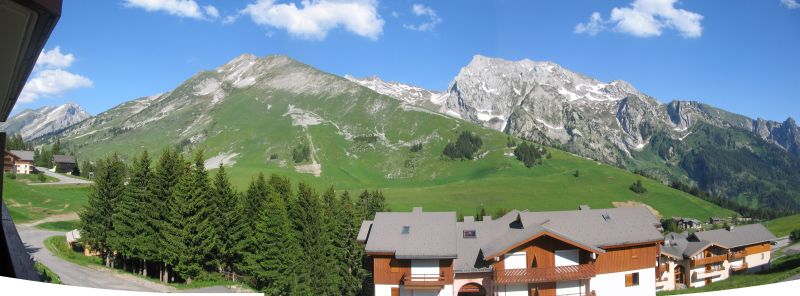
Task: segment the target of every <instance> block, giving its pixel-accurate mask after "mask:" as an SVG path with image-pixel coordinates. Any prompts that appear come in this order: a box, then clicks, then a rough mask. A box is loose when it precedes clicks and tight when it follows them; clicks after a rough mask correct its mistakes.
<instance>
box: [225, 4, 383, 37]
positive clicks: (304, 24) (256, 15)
mask: <svg viewBox="0 0 800 296" xmlns="http://www.w3.org/2000/svg"><path fill="white" fill-rule="evenodd" d="M241 13H243V14H245V15H249V16H250V18H251V19H252V20H253V22H255V23H256V24H259V25H262V26H268V27H274V28H280V29H284V30H286V31H287V32H288V33H289V34H291V35H293V36H296V37H299V38H303V39H311V40H323V39H325V37H326V36H327V34H328V31H330V30H333V29H335V28H338V27H343V28H344V29H346V30H348V31H350V32H352V33H354V34H356V35H359V36H363V37H367V38H369V39H372V40H376V39H378V36H380V35H381V33H383V23H384V21H383V19H381V17H380V15H378V10H377V2H376V1H373V0H314V1H309V0H304V1H302V2H301V5H300V7H298V6H296V5H295V4H294V3H285V4H276V3H275V0H258V1H256V2H255V3H252V4H250V5H247V7H245V8H244V9H243V10H242V11H241Z"/></svg>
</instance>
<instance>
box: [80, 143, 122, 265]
mask: <svg viewBox="0 0 800 296" xmlns="http://www.w3.org/2000/svg"><path fill="white" fill-rule="evenodd" d="M124 167H125V165H124V164H123V163H122V161H120V159H119V156H117V154H116V153H115V154H113V155H112V156H110V157H109V158H107V159H104V160H101V161H100V162H99V163H98V172H97V176H96V177H95V182H94V185H92V188H91V190H90V191H89V196H88V205H87V207H86V209H85V210H84V211H83V212H82V213H81V214H80V225H79V228H80V230H81V235H82V237H83V240H84V241H85V242H86V244H87V245H88V246H89V247H90V248H92V249H93V250H96V251H99V252H100V254H101V256H102V257H103V260H104V262H105V264H106V266H109V267H110V266H112V259H113V258H112V249H111V248H110V246H109V240H113V239H111V235H112V232H113V223H112V216H113V214H114V212H115V208H116V201H117V200H118V199H119V198H120V197H121V196H122V195H123V193H124V188H125V186H124V184H125V180H124V174H125V168H124Z"/></svg>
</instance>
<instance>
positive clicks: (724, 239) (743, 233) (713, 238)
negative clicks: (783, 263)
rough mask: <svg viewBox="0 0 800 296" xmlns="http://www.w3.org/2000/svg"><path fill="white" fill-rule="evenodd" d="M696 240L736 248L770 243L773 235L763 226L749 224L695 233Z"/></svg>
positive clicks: (773, 237)
mask: <svg viewBox="0 0 800 296" xmlns="http://www.w3.org/2000/svg"><path fill="white" fill-rule="evenodd" d="M694 236H695V237H697V239H698V240H705V241H709V242H712V243H714V244H717V245H720V246H722V247H725V248H729V249H731V248H736V247H741V246H747V245H752V244H757V243H763V242H768V241H772V240H774V239H775V235H774V234H772V232H770V231H769V230H767V228H766V227H764V225H761V224H750V225H741V226H734V227H733V228H731V230H728V229H717V230H709V231H700V232H695V233H694Z"/></svg>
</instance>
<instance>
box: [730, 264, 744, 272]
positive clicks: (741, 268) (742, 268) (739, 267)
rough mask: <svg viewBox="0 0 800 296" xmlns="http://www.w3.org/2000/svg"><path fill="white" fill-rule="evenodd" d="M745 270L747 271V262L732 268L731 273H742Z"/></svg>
mask: <svg viewBox="0 0 800 296" xmlns="http://www.w3.org/2000/svg"><path fill="white" fill-rule="evenodd" d="M745 269H747V262H745V263H743V264H742V265H739V266H738V267H733V266H731V271H733V272H736V271H742V270H745Z"/></svg>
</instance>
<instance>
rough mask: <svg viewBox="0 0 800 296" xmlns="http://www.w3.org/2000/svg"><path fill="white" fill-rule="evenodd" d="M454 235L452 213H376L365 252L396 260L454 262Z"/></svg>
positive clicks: (454, 215) (453, 214)
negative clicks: (405, 228) (448, 259)
mask: <svg viewBox="0 0 800 296" xmlns="http://www.w3.org/2000/svg"><path fill="white" fill-rule="evenodd" d="M362 226H363V225H362ZM404 227H408V233H407V234H404V233H403V228H404ZM455 233H456V213H455V212H430V213H424V212H422V211H419V212H417V211H414V212H411V213H377V214H376V215H375V219H374V220H373V222H372V227H371V230H370V231H369V238H368V239H367V245H366V247H365V250H366V251H367V252H368V253H370V252H374V253H384V252H389V253H394V254H395V257H396V258H398V259H426V258H430V259H433V258H455V257H456V256H457V246H458V244H457V242H456V236H455Z"/></svg>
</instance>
